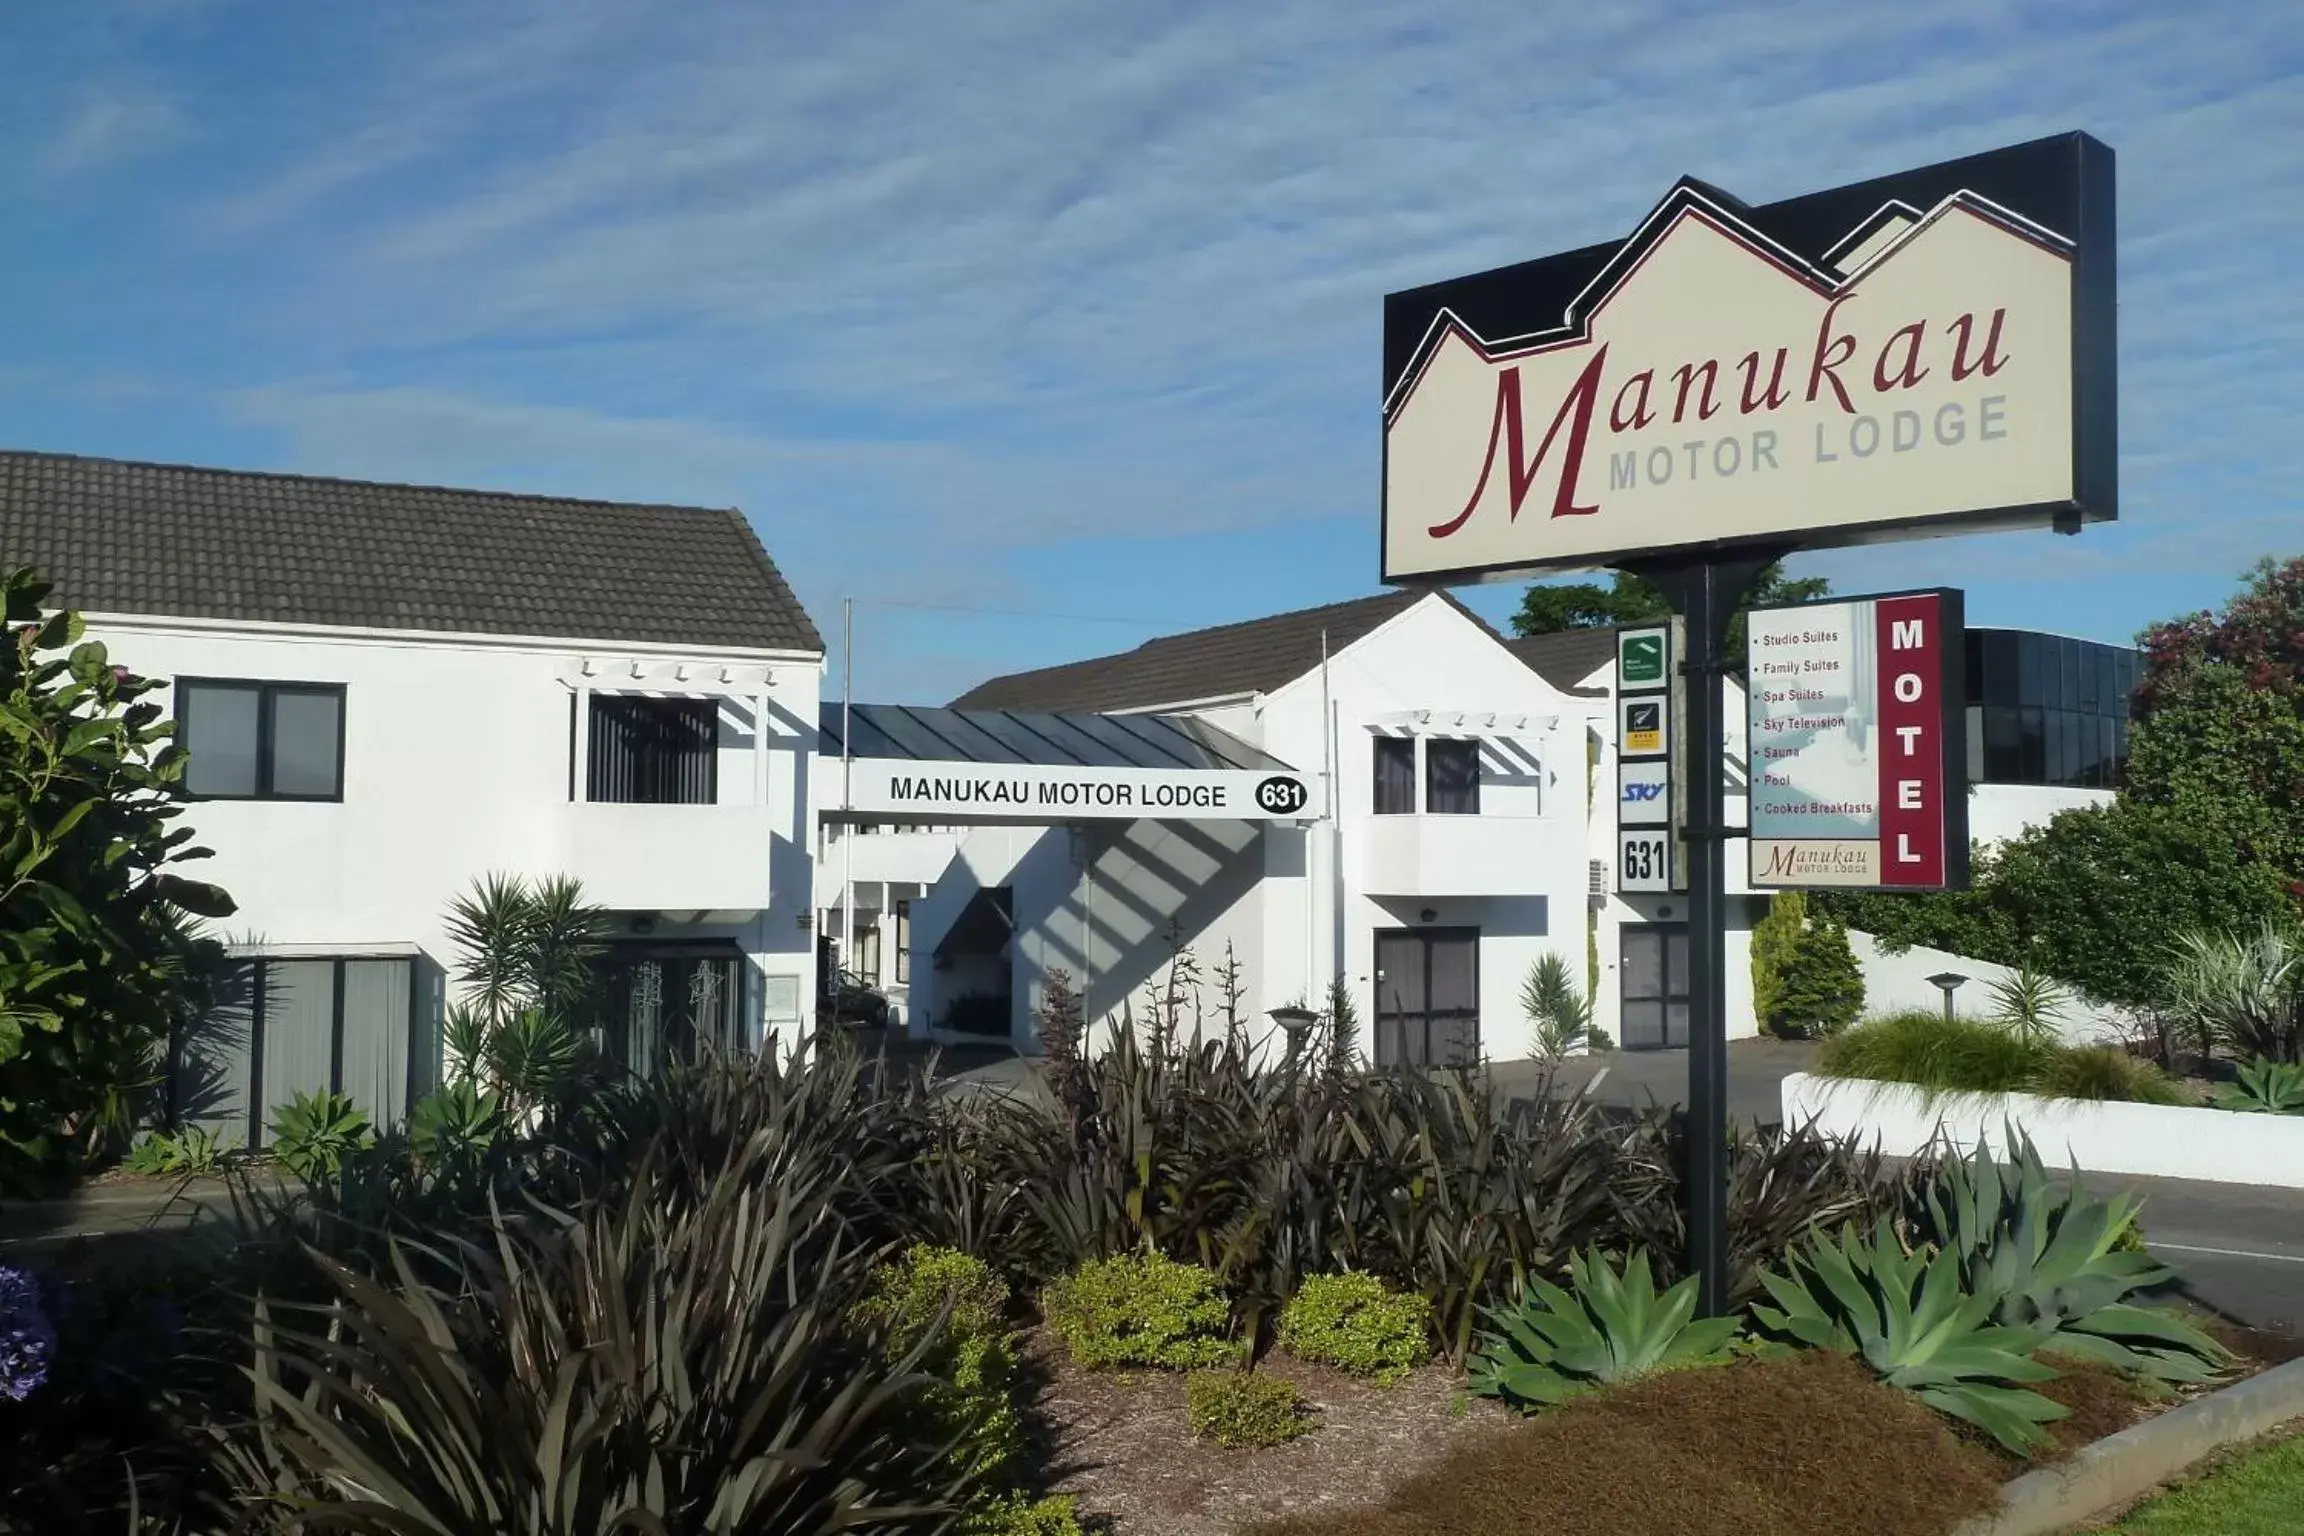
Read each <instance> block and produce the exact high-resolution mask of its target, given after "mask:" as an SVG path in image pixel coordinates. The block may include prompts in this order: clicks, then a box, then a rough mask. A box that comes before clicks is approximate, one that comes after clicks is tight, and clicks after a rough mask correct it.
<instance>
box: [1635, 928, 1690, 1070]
mask: <svg viewBox="0 0 2304 1536" xmlns="http://www.w3.org/2000/svg"><path fill="white" fill-rule="evenodd" d="M1622 934H1623V950H1622V956H1621V958H1622V962H1623V963H1622V967H1621V969H1620V970H1619V971H1618V975H1619V976H1620V977H1621V978H1622V985H1623V993H1622V1001H1623V1007H1624V1016H1623V1020H1622V1024H1623V1034H1624V1041H1623V1044H1624V1049H1626V1050H1628V1051H1657V1050H1663V1049H1665V1048H1667V1047H1671V1046H1684V1045H1686V1044H1687V1043H1688V925H1687V924H1686V923H1627V924H1625V925H1624V928H1623V930H1622Z"/></svg>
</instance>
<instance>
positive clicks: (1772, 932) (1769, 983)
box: [1752, 891, 1808, 1034]
mask: <svg viewBox="0 0 2304 1536" xmlns="http://www.w3.org/2000/svg"><path fill="white" fill-rule="evenodd" d="M1807 931H1808V898H1807V896H1806V895H1804V894H1803V893H1801V892H1799V891H1778V892H1777V893H1776V894H1775V895H1773V896H1771V897H1769V898H1768V912H1767V915H1766V916H1764V917H1762V918H1761V919H1760V921H1758V922H1756V923H1754V924H1753V925H1752V1018H1753V1021H1754V1022H1755V1023H1757V1024H1758V1025H1759V1026H1760V1028H1761V1029H1762V1030H1763V1031H1765V1032H1766V1033H1769V1034H1774V1033H1776V1031H1777V1024H1776V1018H1777V1011H1776V1010H1777V999H1778V998H1779V997H1780V996H1781V995H1782V993H1783V991H1784V973H1785V972H1786V971H1787V970H1789V969H1791V966H1792V960H1793V957H1794V956H1795V955H1797V954H1798V953H1799V951H1800V938H1801V935H1803V934H1805V933H1806V932H1807Z"/></svg>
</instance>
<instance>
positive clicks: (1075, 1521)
mask: <svg viewBox="0 0 2304 1536" xmlns="http://www.w3.org/2000/svg"><path fill="white" fill-rule="evenodd" d="M958 1536H1082V1532H1081V1529H1080V1515H1079V1512H1078V1511H1077V1510H1076V1509H1075V1508H1074V1507H1073V1501H1072V1496H1071V1495H1070V1494H1068V1493H1065V1494H1057V1495H1055V1496H1054V1497H1052V1498H1045V1499H1035V1498H1033V1497H1032V1496H1031V1495H1030V1494H1028V1493H1009V1494H1002V1495H1001V1496H1000V1497H999V1498H997V1499H994V1500H992V1501H991V1502H990V1503H987V1504H982V1505H979V1506H977V1507H976V1508H975V1509H972V1510H970V1511H969V1512H968V1514H967V1515H966V1516H964V1517H963V1518H962V1519H961V1521H960V1529H959V1532H958Z"/></svg>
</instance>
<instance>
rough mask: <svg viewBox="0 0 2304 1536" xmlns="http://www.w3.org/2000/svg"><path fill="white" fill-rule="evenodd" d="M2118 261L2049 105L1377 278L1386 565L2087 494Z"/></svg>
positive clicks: (2092, 481)
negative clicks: (1400, 277) (1390, 280)
mask: <svg viewBox="0 0 2304 1536" xmlns="http://www.w3.org/2000/svg"><path fill="white" fill-rule="evenodd" d="M2112 261H2113V253H2112V154H2111V151H2110V150H2108V149H2106V148H2105V147H2104V146H2103V145H2102V144H2100V143H2098V142H2097V141H2096V140H2094V139H2091V138H2089V137H2087V136H2086V135H2084V134H2071V135H2066V136H2064V137H2062V138H2056V139H2045V140H2041V141H2039V142H2037V143H2033V144H2026V145H2021V146H2018V147H2016V148H2013V149H2006V150H1999V151H1995V152H1994V153H1991V154H1987V155H1978V156H1975V157H1973V158H1971V159H1968V160H1959V161H1953V162H1951V163H1949V164H1945V165H1939V166H1931V167H1928V168H1927V169H1924V170H1918V171H1909V172H1905V173H1903V174H1901V175H1896V176H1888V177H1883V178H1881V179H1879V180H1877V181H1869V182H1862V183H1858V184H1856V185H1853V186H1847V187H1838V188H1835V189H1833V190H1831V191H1829V192H1819V193H1814V194H1811V195H1809V196H1806V197H1797V198H1792V199H1790V200H1788V201H1785V202H1781V203H1771V204H1768V205H1765V206H1761V207H1753V206H1750V205H1747V204H1745V203H1742V202H1739V201H1738V200H1737V199H1735V198H1734V197H1731V196H1730V195H1728V194H1727V193H1725V192H1722V191H1720V190H1719V189H1718V188H1715V187H1711V186H1707V185H1706V184H1704V183H1702V182H1699V181H1695V180H1693V179H1683V180H1682V181H1681V182H1680V183H1679V184H1678V185H1677V186H1675V187H1674V188H1673V189H1672V190H1671V192H1670V193H1669V194H1668V195H1667V196H1666V197H1665V198H1664V200H1663V201H1662V202H1660V203H1658V204H1657V205H1656V206H1655V208H1654V209H1653V210H1652V211H1651V212H1650V213H1649V215H1648V216H1647V217H1646V218H1645V219H1643V220H1641V222H1640V223H1639V225H1638V226H1637V227H1636V228H1635V229H1634V230H1633V231H1632V233H1631V234H1630V235H1628V236H1626V237H1625V238H1624V239H1623V240H1620V241H1617V242H1614V243H1612V244H1608V245H1601V246H1594V247H1589V248H1587V249H1584V250H1580V251H1570V252H1567V253H1565V254H1562V255H1559V256H1552V257H1546V258H1543V259H1541V260H1538V261H1532V262H1526V263H1523V264H1521V265H1519V266H1515V267H1506V268H1501V269H1499V270H1497V271H1494V272H1486V273H1482V274H1479V275H1478V276H1475V277H1467V278H1458V279H1455V280H1453V281H1450V282H1445V283H1439V284H1435V285H1433V286H1432V287H1428V288H1419V289H1413V290H1410V291H1408V292H1405V293H1396V294H1392V295H1391V296H1389V297H1388V298H1386V300H1385V301H1384V327H1385V390H1386V392H1385V397H1384V529H1383V548H1384V555H1383V562H1384V575H1385V577H1386V579H1387V580H1395V581H1397V580H1408V579H1415V580H1423V581H1430V580H1435V579H1446V580H1478V579H1483V578H1487V577H1492V576H1497V575H1503V574H1521V573H1526V572H1530V571H1536V570H1548V569H1573V568H1578V567H1589V566H1595V565H1612V564H1622V563H1623V562H1624V561H1625V560H1627V559H1630V558H1635V557H1643V556H1656V555H1663V554H1669V553H1671V552H1674V551H1691V550H1705V549H1729V548H1733V547H1736V546H1739V545H1743V546H1779V547H1781V546H1788V545H1795V544H1797V545H1800V546H1803V547H1811V548H1812V547H1816V546H1820V545H1827V544H1849V543H1861V542H1869V541H1874V540H1879V539H1884V538H1903V537H1911V536H1912V535H1914V534H1916V533H1924V532H1946V531H1951V530H1955V529H1961V528H1991V527H2016V526H2042V525H2047V524H2049V523H2058V524H2060V525H2062V526H2066V527H2077V526H2078V525H2079V524H2080V523H2081V522H2084V521H2091V520H2097V519H2105V518H2110V517H2112V516H2114V515H2115V512H2116V500H2117V498H2116V495H2115V491H2114V486H2115V483H2116V480H2115V470H2114V449H2115V432H2116V426H2115V420H2114V414H2115V396H2114V390H2113V382H2112V381H2113V356H2112V349H2113V283H2112V271H2113V268H2112Z"/></svg>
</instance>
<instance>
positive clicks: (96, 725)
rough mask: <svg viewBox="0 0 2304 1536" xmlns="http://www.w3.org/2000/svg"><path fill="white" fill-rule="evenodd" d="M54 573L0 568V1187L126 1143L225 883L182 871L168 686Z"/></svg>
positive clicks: (203, 984) (66, 1171)
mask: <svg viewBox="0 0 2304 1536" xmlns="http://www.w3.org/2000/svg"><path fill="white" fill-rule="evenodd" d="M49 591H50V587H49V584H48V583H47V582H45V581H42V580H41V579H40V578H39V577H38V576H37V575H35V574H34V573H33V572H31V571H29V570H15V571H9V572H6V573H4V574H0V605H4V606H0V611H4V617H5V622H4V625H0V1189H14V1190H23V1189H27V1188H41V1187H49V1186H53V1185H54V1184H56V1183H58V1182H59V1181H61V1180H63V1179H66V1178H69V1177H70V1176H71V1175H72V1174H73V1173H75V1172H77V1171H78V1170H79V1169H81V1168H83V1167H85V1166H87V1164H88V1163H89V1162H90V1161H91V1160H93V1159H97V1158H101V1157H104V1156H107V1155H111V1154H115V1153H118V1152H121V1151H124V1150H125V1149H126V1146H127V1144H128V1141H129V1139H130V1137H131V1136H132V1135H133V1133H134V1131H135V1129H136V1121H137V1120H138V1119H139V1118H141V1114H142V1111H143V1110H144V1108H145V1106H146V1105H147V1104H148V1102H149V1100H150V1097H151V1094H152V1091H153V1090H154V1089H156V1088H157V1087H158V1086H159V1083H160V1079H161V1073H162V1060H163V1056H164V1052H165V1050H166V1046H167V1043H168V1041H169V1039H170V1038H171V1036H172V1035H173V1034H174V1033H175V1032H177V1031H179V1030H181V1029H183V1028H185V1027H186V1026H188V1025H189V1024H190V1023H191V1022H192V1021H193V1020H194V1019H196V1018H197V1017H198V1015H199V1013H200V1011H201V1009H202V1008H203V1006H204V1005H205V1002H206V999H207V996H208V987H209V984H210V982H211V979H212V973H213V971H214V968H215V966H216V965H217V963H218V962H219V961H220V960H221V958H222V949H221V947H220V946H219V945H217V944H216V943H215V942H214V941H212V940H209V939H205V938H203V937H201V936H200V935H199V933H198V928H197V923H196V921H195V919H197V918H201V917H226V916H229V915H230V914H231V912H232V910H233V907H232V901H231V898H229V897H227V896H226V895H225V894H224V893H223V892H222V891H220V890H218V889H216V888H215V887H214V886H211V885H204V884H201V883H200V882H198V881H194V880H188V879H185V878H184V877H183V876H182V875H180V874H178V873H176V869H177V867H178V866H179V865H182V864H184V863H186V862H188V861H190V860H193V859H198V858H204V857H206V856H207V854H208V850H207V849H205V848H195V847H191V846H189V845H190V843H191V839H192V833H191V831H190V829H188V828H181V827H176V826H174V825H172V823H173V822H174V821H175V820H176V818H177V816H178V815H179V814H180V813H181V810H182V806H181V805H180V803H179V800H180V793H179V790H178V785H179V783H180V781H181V779H182V777H183V772H184V756H183V753H182V751H181V749H179V748H178V747H177V746H176V745H175V744H174V741H173V737H174V733H175V727H174V725H173V724H172V723H171V722H169V721H168V720H166V719H164V718H163V717H162V710H161V708H160V706H159V705H158V704H156V703H153V702H151V701H150V700H149V699H148V698H147V697H146V696H147V695H148V694H151V693H152V692H154V691H155V690H157V689H158V688H160V687H161V686H162V685H161V684H160V683H157V682H154V681H152V680H150V679H147V678H140V677H136V676H134V675H132V674H131V673H130V672H129V671H128V669H127V668H125V667H118V666H114V665H113V663H112V661H111V658H110V657H109V656H108V655H107V654H106V652H105V649H104V647H103V646H102V645H101V644H99V643H98V642H95V641H92V640H88V639H86V638H85V633H86V631H85V626H84V625H83V623H82V621H81V618H80V616H79V615H78V614H76V613H70V612H57V613H49V612H47V611H46V610H45V608H44V604H45V602H46V600H47V597H48V594H49Z"/></svg>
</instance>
